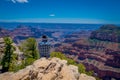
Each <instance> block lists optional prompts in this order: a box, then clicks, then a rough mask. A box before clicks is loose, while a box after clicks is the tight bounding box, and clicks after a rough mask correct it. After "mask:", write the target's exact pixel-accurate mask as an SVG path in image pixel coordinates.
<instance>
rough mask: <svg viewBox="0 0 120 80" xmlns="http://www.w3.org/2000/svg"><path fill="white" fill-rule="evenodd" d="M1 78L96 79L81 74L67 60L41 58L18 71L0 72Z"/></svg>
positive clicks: (18, 79) (34, 79)
mask: <svg viewBox="0 0 120 80" xmlns="http://www.w3.org/2000/svg"><path fill="white" fill-rule="evenodd" d="M0 80H95V78H94V77H92V76H88V75H86V74H80V73H79V72H78V67H76V66H73V65H67V61H65V60H60V59H59V58H49V59H46V58H41V59H39V60H36V61H35V62H34V63H33V64H32V65H30V66H27V67H26V68H24V69H22V70H20V71H18V72H16V73H13V72H6V73H3V74H0Z"/></svg>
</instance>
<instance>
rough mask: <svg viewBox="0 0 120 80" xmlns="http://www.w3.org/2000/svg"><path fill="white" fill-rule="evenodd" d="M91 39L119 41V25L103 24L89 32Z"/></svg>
mask: <svg viewBox="0 0 120 80" xmlns="http://www.w3.org/2000/svg"><path fill="white" fill-rule="evenodd" d="M90 38H91V39H98V40H103V41H111V42H120V27H118V26H116V25H103V26H101V27H100V28H99V29H98V30H95V31H93V32H92V33H91V36H90Z"/></svg>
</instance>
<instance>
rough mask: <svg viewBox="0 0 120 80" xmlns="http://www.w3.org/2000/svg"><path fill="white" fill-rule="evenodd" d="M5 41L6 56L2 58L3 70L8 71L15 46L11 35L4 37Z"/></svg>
mask: <svg viewBox="0 0 120 80" xmlns="http://www.w3.org/2000/svg"><path fill="white" fill-rule="evenodd" d="M4 41H5V51H4V57H3V59H2V63H1V64H2V72H6V71H8V70H9V68H10V64H11V62H12V54H13V46H12V43H13V42H12V40H11V39H10V38H9V37H5V38H4Z"/></svg>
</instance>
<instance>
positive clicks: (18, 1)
mask: <svg viewBox="0 0 120 80" xmlns="http://www.w3.org/2000/svg"><path fill="white" fill-rule="evenodd" d="M11 1H12V2H13V3H16V2H17V3H28V0H11Z"/></svg>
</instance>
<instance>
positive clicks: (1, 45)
mask: <svg viewBox="0 0 120 80" xmlns="http://www.w3.org/2000/svg"><path fill="white" fill-rule="evenodd" d="M4 48H5V43H4V39H3V38H0V60H1V59H2V57H3V53H4Z"/></svg>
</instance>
